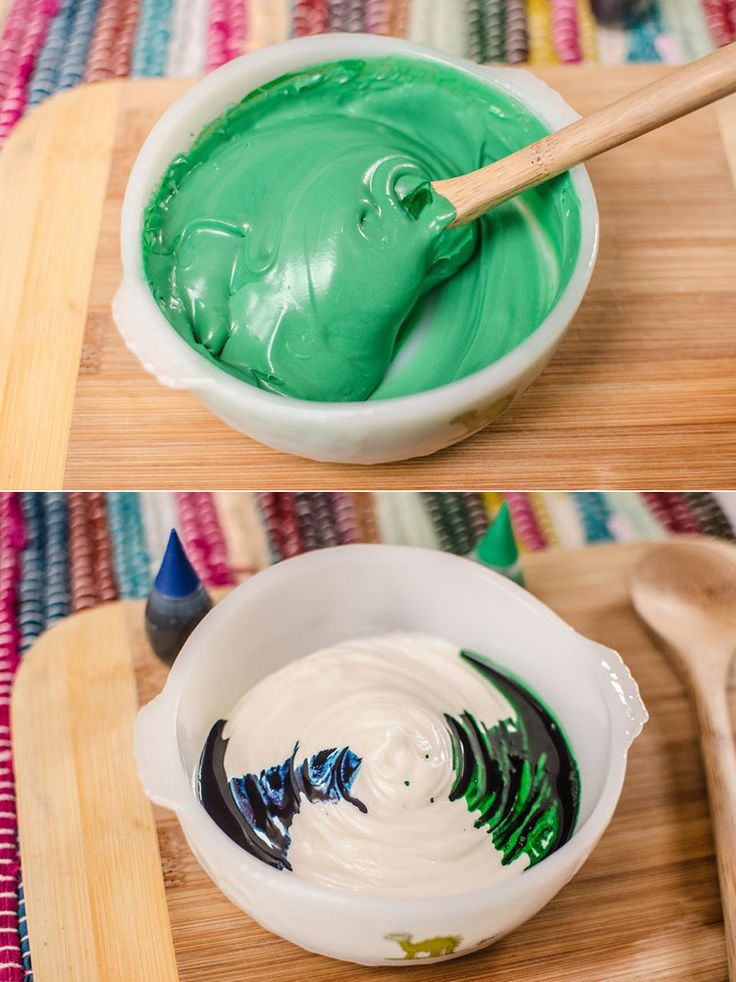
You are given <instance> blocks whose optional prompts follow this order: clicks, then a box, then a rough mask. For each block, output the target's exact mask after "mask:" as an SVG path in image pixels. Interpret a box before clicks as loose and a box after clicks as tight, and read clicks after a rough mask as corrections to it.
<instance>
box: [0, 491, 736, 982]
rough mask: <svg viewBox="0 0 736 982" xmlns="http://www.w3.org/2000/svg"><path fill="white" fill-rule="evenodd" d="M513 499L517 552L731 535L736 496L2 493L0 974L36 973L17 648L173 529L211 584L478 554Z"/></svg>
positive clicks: (111, 588)
mask: <svg viewBox="0 0 736 982" xmlns="http://www.w3.org/2000/svg"><path fill="white" fill-rule="evenodd" d="M504 500H506V501H508V504H509V509H510V512H511V518H512V523H513V526H514V531H515V533H516V536H517V538H518V541H519V546H520V548H521V550H522V552H523V551H528V550H531V551H536V550H540V549H545V548H549V547H552V546H558V545H559V546H567V547H570V546H581V545H583V544H586V543H590V544H594V543H599V542H631V541H635V540H640V539H659V538H664V537H665V536H666V535H669V534H673V533H674V534H677V533H707V534H711V535H717V536H721V537H723V538H726V539H730V540H736V493H727V492H719V493H718V494H708V493H705V492H690V493H680V492H677V493H675V492H658V491H657V492H654V491H652V492H643V493H641V494H639V493H636V492H629V491H621V492H610V493H601V492H592V491H585V492H583V491H581V492H572V493H562V492H531V493H525V492H519V491H510V492H498V491H487V492H483V493H479V492H474V491H456V492H418V491H412V492H376V493H352V494H349V493H344V492H294V493H291V492H289V493H287V492H258V493H246V492H243V493H239V492H217V493H214V494H213V493H209V492H176V493H168V492H145V493H140V494H139V493H135V492H109V493H107V494H103V493H100V492H94V493H84V492H70V493H63V492H59V493H53V494H52V493H48V494H44V493H41V492H27V493H23V494H11V493H3V494H1V495H0V934H2V939H0V982H20V980H25V982H29V980H31V979H32V971H31V962H30V952H29V948H28V932H27V929H26V925H25V904H24V901H23V888H22V882H21V870H20V863H19V857H18V852H17V842H16V839H17V826H16V817H15V796H14V784H13V769H12V758H11V754H10V729H9V726H10V712H9V706H10V689H11V685H12V681H13V678H14V675H15V671H16V669H17V665H18V661H19V658H21V657H22V656H23V654H24V653H25V652H26V651H27V650H28V648H29V647H30V646H31V645H32V644H33V642H34V641H35V640H36V638H37V637H38V636H39V634H41V632H42V631H44V630H47V629H48V628H50V627H52V626H53V625H54V624H55V623H56V622H57V621H58V620H60V619H61V618H62V617H66V616H67V615H68V614H70V613H72V612H74V611H77V610H82V609H84V608H87V607H92V606H94V605H95V604H98V603H104V602H106V601H110V600H115V599H117V598H118V597H120V598H136V597H145V596H146V594H147V592H148V590H149V588H150V584H151V577H152V573H153V572H154V571H155V569H156V568H157V566H158V563H159V561H160V558H161V556H162V554H163V550H164V548H165V545H166V540H167V538H168V534H169V531H170V529H171V528H172V527H176V528H178V530H179V532H180V534H181V536H182V539H183V541H184V543H185V545H186V548H187V551H188V553H189V555H190V557H191V559H192V561H193V563H194V565H195V566H196V568H197V571H198V572H199V575H200V576H201V577H202V579H203V581H204V582H205V584H206V585H207V586H209V587H213V586H226V585H229V584H234V583H237V582H239V581H240V580H242V579H244V578H246V577H248V576H251V575H252V574H253V573H255V572H257V571H258V570H259V569H262V568H263V567H265V566H267V565H269V564H270V563H273V562H278V561H280V560H281V559H285V558H288V557H290V556H295V555H298V554H299V553H302V552H306V551H308V550H310V549H322V548H326V547H329V546H336V545H340V544H345V543H350V542H377V541H380V542H388V543H395V544H404V545H416V546H422V547H425V548H440V549H445V550H447V551H449V552H453V553H456V554H458V555H465V554H467V553H469V552H471V551H472V549H473V547H474V545H475V543H476V542H477V540H478V539H479V538H480V536H482V535H483V533H484V531H485V529H486V528H487V527H488V523H489V522H490V521H491V519H492V518H493V516H494V515H495V514H496V512H497V511H498V509H499V508H500V506H501V504H502V502H503V501H504Z"/></svg>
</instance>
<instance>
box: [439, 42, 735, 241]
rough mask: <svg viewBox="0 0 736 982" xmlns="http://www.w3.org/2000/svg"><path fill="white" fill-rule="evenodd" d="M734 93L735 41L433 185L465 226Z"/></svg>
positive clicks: (459, 223) (455, 222) (460, 223)
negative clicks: (520, 146)
mask: <svg viewBox="0 0 736 982" xmlns="http://www.w3.org/2000/svg"><path fill="white" fill-rule="evenodd" d="M732 92H736V43H734V44H729V45H728V46H727V47H725V48H721V49H720V50H718V51H715V52H714V53H713V54H710V55H707V56H706V57H705V58H700V59H699V60H698V61H694V62H691V63H690V64H689V65H685V66H684V67H683V68H678V69H676V70H675V71H673V72H672V73H671V74H669V75H667V76H666V77H665V78H661V79H658V80H657V81H656V82H652V83H651V84H650V85H645V86H644V88H642V89H637V91H636V92H632V93H631V94H630V95H626V96H624V97H623V98H622V99H618V100H617V101H616V102H612V103H611V104H610V105H608V106H604V107H603V108H602V109H597V110H596V111H595V112H594V113H591V114H590V116H585V117H583V119H579V120H577V121H576V122H574V123H571V124H570V125H569V126H566V127H565V128H564V129H561V130H558V131H557V132H556V133H551V134H550V135H549V136H545V137H544V138H543V139H541V140H537V141H536V143H532V144H530V145H529V146H528V147H524V148H523V149H521V150H517V151H516V153H512V154H510V155H509V156H508V157H503V158H502V159H501V160H497V161H496V162H495V163H493V164H488V166H487V167H481V168H480V170H475V171H471V172H470V173H469V174H463V175H462V176H461V177H450V178H447V179H446V180H443V181H433V182H432V187H433V188H434V189H435V191H437V192H438V193H439V194H441V195H442V196H443V197H445V198H447V199H448V200H449V202H450V203H451V204H452V206H453V207H454V209H455V211H456V212H457V216H456V218H455V220H454V222H453V223H452V224H453V225H465V224H467V222H472V221H473V219H474V218H478V216H479V215H482V214H483V213H484V212H486V211H488V209H489V208H493V207H494V206H495V205H500V204H501V203H502V202H503V201H507V200H508V199H509V198H513V197H514V195H517V194H519V193H520V192H521V191H525V190H526V189H527V188H531V187H534V186H535V185H537V184H541V183H542V182H543V181H547V180H549V179H550V178H551V177H556V176H557V175H558V174H561V173H562V172H563V171H566V170H569V169H570V168H571V167H573V166H574V165H575V164H580V163H582V162H583V161H584V160H589V159H590V158H591V157H595V156H597V155H598V154H599V153H603V152H604V150H610V149H612V148H613V147H617V146H619V145H620V144H622V143H627V142H628V141H629V140H633V139H634V138H635V137H637V136H641V135H642V134H643V133H648V132H649V131H650V130H654V129H657V127H659V126H664V124H665V123H669V122H671V121H672V120H673V119H678V118H679V117H680V116H685V115H687V113H691V112H693V110H695V109H700V107H701V106H706V105H708V103H710V102H715V101H716V99H721V98H723V96H726V95H730V94H731V93H732Z"/></svg>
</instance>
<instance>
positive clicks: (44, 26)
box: [0, 0, 59, 141]
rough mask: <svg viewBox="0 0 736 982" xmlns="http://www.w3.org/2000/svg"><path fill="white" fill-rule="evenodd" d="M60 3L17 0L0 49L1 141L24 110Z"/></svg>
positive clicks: (53, 0) (41, 0)
mask: <svg viewBox="0 0 736 982" xmlns="http://www.w3.org/2000/svg"><path fill="white" fill-rule="evenodd" d="M58 6H59V0H16V3H15V4H13V7H12V8H11V11H10V14H9V15H8V22H7V24H6V27H5V31H4V32H3V40H2V47H1V48H0V141H2V140H3V139H4V138H5V137H6V136H7V135H8V133H9V132H10V130H11V129H12V128H13V126H15V124H16V123H17V122H18V120H19V119H20V117H21V116H22V115H23V112H24V110H25V108H26V103H27V93H26V86H27V84H28V79H29V78H30V76H31V72H32V71H33V68H34V66H35V64H36V58H37V57H38V53H39V51H40V50H41V48H42V47H43V43H44V40H45V38H46V32H47V31H48V26H49V22H50V21H51V18H52V17H53V15H54V14H55V13H56V10H57V8H58Z"/></svg>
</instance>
